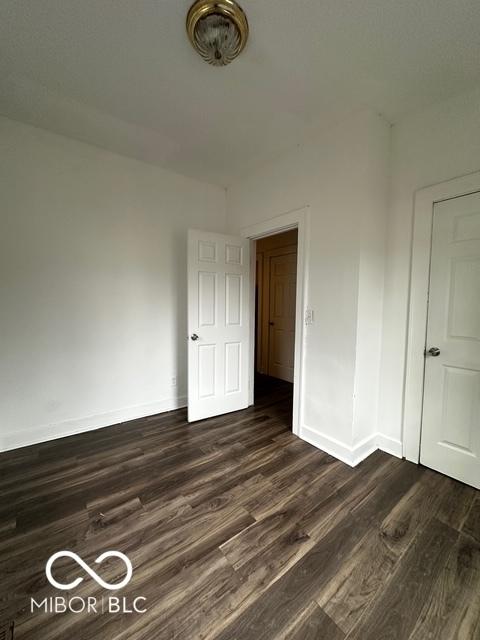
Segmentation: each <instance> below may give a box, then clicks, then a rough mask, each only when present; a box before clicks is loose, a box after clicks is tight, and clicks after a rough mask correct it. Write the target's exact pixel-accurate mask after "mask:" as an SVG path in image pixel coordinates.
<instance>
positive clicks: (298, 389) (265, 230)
mask: <svg viewBox="0 0 480 640" xmlns="http://www.w3.org/2000/svg"><path fill="white" fill-rule="evenodd" d="M308 224H309V207H308V206H306V207H303V208H301V209H297V210H295V211H289V212H288V213H284V214H282V215H279V216H276V217H275V218H270V219H269V220H265V221H264V222H259V223H258V224H254V225H251V226H249V227H244V228H243V229H241V231H240V233H241V235H242V236H243V237H245V238H250V240H251V241H252V244H253V241H254V240H258V239H259V238H263V237H265V236H271V235H275V234H277V233H282V232H283V231H288V230H289V229H298V246H297V291H296V309H295V356H294V369H293V417H292V431H293V433H294V434H295V435H297V436H298V435H299V434H300V427H301V425H302V424H303V378H304V376H303V372H304V359H305V358H304V356H305V343H304V336H305V326H304V310H305V304H306V292H307V263H308ZM250 259H251V261H252V262H251V264H252V268H251V269H250V376H249V400H250V404H253V392H254V389H253V385H254V377H255V322H256V319H255V262H254V261H255V252H254V251H251V252H250Z"/></svg>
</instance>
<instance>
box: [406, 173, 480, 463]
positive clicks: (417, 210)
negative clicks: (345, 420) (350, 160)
mask: <svg viewBox="0 0 480 640" xmlns="http://www.w3.org/2000/svg"><path fill="white" fill-rule="evenodd" d="M477 191H480V171H478V172H476V173H472V174H470V175H467V176H462V177H460V178H454V179H453V180H448V181H447V182H442V183H440V184H436V185H433V186H431V187H426V188H424V189H420V190H419V191H417V192H416V194H415V203H414V222H413V246H412V263H411V275H410V302H409V317H408V338H407V363H406V372H405V400H404V409H403V455H404V457H405V458H406V459H407V460H410V461H411V462H415V463H418V462H419V461H420V437H421V431H422V414H423V386H424V371H425V356H424V350H425V340H426V336H427V312H428V291H429V285H430V256H431V244H432V227H433V208H434V205H435V204H436V203H437V202H442V201H443V200H450V199H452V198H458V197H460V196H465V195H468V194H469V193H475V192H477Z"/></svg>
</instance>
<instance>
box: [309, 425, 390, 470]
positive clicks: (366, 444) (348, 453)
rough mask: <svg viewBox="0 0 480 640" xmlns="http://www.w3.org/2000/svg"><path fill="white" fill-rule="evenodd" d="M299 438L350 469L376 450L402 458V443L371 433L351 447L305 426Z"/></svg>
mask: <svg viewBox="0 0 480 640" xmlns="http://www.w3.org/2000/svg"><path fill="white" fill-rule="evenodd" d="M300 438H302V440H305V441H306V442H308V443H309V444H312V445H313V446H314V447H317V449H321V450H322V451H324V452H325V453H328V454H329V455H331V456H333V457H334V458H337V459H338V460H341V461H342V462H345V464H348V465H349V466H351V467H356V466H357V464H359V463H360V462H362V460H365V458H368V456H369V455H371V454H372V453H373V452H374V451H376V450H377V449H381V451H385V453H389V454H390V455H392V456H396V457H397V458H401V457H402V443H401V442H400V440H394V439H393V438H390V437H388V436H385V435H383V434H381V433H373V434H372V435H370V436H367V437H366V438H364V439H363V440H361V441H360V442H359V443H358V444H356V445H354V446H353V447H351V446H349V445H346V444H345V443H344V442H340V440H337V439H336V438H332V437H331V436H327V435H326V434H324V433H321V432H319V431H316V430H314V429H312V428H310V427H307V426H303V427H301V429H300Z"/></svg>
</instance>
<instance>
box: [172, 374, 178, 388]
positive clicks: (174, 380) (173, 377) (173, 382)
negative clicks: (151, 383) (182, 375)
mask: <svg viewBox="0 0 480 640" xmlns="http://www.w3.org/2000/svg"><path fill="white" fill-rule="evenodd" d="M176 386H177V376H172V387H176Z"/></svg>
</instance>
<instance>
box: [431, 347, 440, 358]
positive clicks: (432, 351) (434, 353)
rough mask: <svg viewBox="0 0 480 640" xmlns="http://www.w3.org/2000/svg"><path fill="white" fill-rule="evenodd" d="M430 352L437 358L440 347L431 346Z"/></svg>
mask: <svg viewBox="0 0 480 640" xmlns="http://www.w3.org/2000/svg"><path fill="white" fill-rule="evenodd" d="M428 353H429V354H430V355H431V356H433V357H434V358H436V357H437V356H439V355H440V349H439V348H438V347H431V348H430V349H429V350H428Z"/></svg>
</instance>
